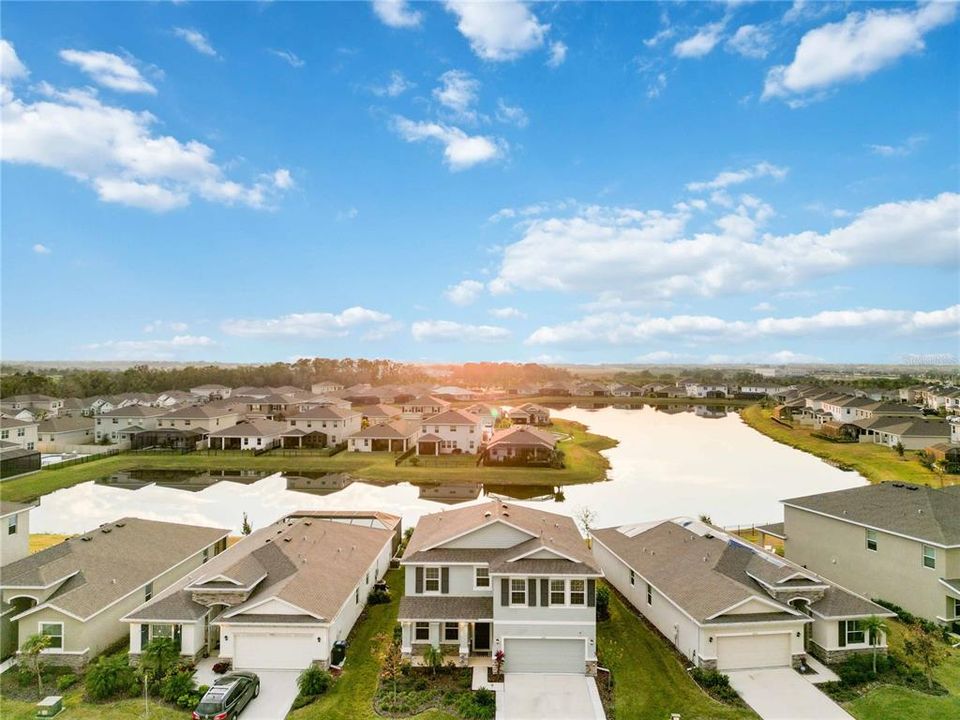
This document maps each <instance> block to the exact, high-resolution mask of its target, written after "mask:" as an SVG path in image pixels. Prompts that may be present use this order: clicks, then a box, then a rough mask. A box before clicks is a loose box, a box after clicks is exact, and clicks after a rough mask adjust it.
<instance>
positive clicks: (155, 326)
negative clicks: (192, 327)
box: [143, 320, 189, 333]
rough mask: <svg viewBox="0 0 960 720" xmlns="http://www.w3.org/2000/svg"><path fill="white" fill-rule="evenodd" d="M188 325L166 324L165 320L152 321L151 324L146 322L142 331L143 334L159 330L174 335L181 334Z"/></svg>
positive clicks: (180, 323)
mask: <svg viewBox="0 0 960 720" xmlns="http://www.w3.org/2000/svg"><path fill="white" fill-rule="evenodd" d="M188 327H189V326H188V325H187V323H185V322H168V321H166V320H154V321H153V322H148V323H147V324H146V325H144V326H143V331H144V332H145V333H153V332H158V331H160V330H170V331H171V332H175V333H183V332H186V331H187V329H188Z"/></svg>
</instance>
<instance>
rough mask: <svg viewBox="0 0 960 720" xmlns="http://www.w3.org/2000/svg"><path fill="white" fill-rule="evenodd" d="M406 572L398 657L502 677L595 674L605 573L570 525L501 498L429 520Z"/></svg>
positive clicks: (411, 547) (413, 543) (407, 555)
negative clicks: (477, 666) (495, 662)
mask: <svg viewBox="0 0 960 720" xmlns="http://www.w3.org/2000/svg"><path fill="white" fill-rule="evenodd" d="M401 565H402V566H403V568H404V573H405V577H406V581H405V582H406V593H405V595H404V597H403V598H402V599H401V600H400V611H399V614H398V619H399V621H400V627H401V641H400V649H401V652H402V653H403V654H404V655H406V656H411V655H414V654H419V653H422V652H423V651H424V650H425V649H426V648H427V647H428V646H430V645H432V646H434V647H439V648H440V649H441V650H442V651H444V652H445V654H449V655H450V656H451V657H452V658H457V659H458V660H459V663H460V664H461V665H466V664H467V662H468V661H469V658H470V657H471V656H486V657H490V656H491V655H493V654H495V653H496V652H497V651H498V650H503V652H504V655H505V667H504V670H505V672H508V673H514V672H518V673H520V672H527V673H575V674H580V675H584V674H593V673H594V672H595V671H596V662H597V656H596V650H597V647H596V607H595V605H596V582H597V579H598V578H600V577H601V576H602V575H603V573H602V572H601V571H600V570H599V569H598V568H597V566H596V563H595V562H594V560H593V558H592V557H591V555H590V551H589V550H588V549H587V547H586V544H585V542H584V539H583V537H582V536H581V535H580V532H579V530H577V526H576V525H575V524H574V522H573V519H572V518H570V517H569V516H566V515H557V514H554V513H549V512H544V511H542V510H536V509H532V508H528V507H523V506H520V505H514V504H513V503H510V504H507V503H504V502H501V501H500V500H493V501H491V502H485V503H481V504H479V505H469V506H466V507H461V508H456V509H453V510H448V511H446V512H440V513H434V514H432V515H425V516H423V517H421V518H420V521H419V522H418V523H417V527H416V530H414V533H413V536H412V537H411V538H410V542H409V543H408V544H407V548H406V551H405V552H404V555H403V559H402V560H401Z"/></svg>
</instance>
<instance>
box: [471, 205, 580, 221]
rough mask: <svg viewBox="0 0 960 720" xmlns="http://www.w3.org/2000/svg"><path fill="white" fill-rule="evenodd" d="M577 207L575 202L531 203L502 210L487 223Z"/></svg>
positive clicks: (530, 216) (488, 219) (527, 217)
mask: <svg viewBox="0 0 960 720" xmlns="http://www.w3.org/2000/svg"><path fill="white" fill-rule="evenodd" d="M575 205H576V202H575V201H574V200H559V201H556V202H540V203H531V204H530V205H524V206H523V207H519V208H511V207H505V208H500V209H499V210H497V211H496V212H495V213H494V214H493V215H491V216H490V217H489V218H487V222H491V223H498V222H500V221H501V220H512V219H514V218H526V219H529V218H532V217H536V216H538V215H543V214H545V213H548V212H560V211H562V210H566V209H568V208H571V207H574V206H575Z"/></svg>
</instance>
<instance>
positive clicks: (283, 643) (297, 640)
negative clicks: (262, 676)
mask: <svg viewBox="0 0 960 720" xmlns="http://www.w3.org/2000/svg"><path fill="white" fill-rule="evenodd" d="M235 635H236V637H235V638H234V640H235V641H236V645H235V646H234V658H233V666H234V668H236V669H237V670H244V669H246V670H302V669H303V668H305V667H307V666H308V665H309V664H310V663H311V662H313V659H314V655H316V654H318V652H319V649H320V643H318V642H317V641H316V640H314V639H313V636H312V635H253V634H249V633H243V634H241V633H235Z"/></svg>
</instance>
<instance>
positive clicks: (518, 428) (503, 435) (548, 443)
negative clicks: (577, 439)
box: [487, 425, 557, 450]
mask: <svg viewBox="0 0 960 720" xmlns="http://www.w3.org/2000/svg"><path fill="white" fill-rule="evenodd" d="M497 445H511V446H527V447H529V446H530V445H540V446H543V447H549V448H554V447H556V446H557V437H556V435H554V434H553V433H551V432H547V431H546V430H540V429H538V428H533V427H530V426H529V425H514V426H513V427H508V428H505V429H503V430H498V431H497V432H495V433H494V434H493V437H492V438H490V442H489V443H487V449H488V450H489V449H490V448H492V447H496V446H497Z"/></svg>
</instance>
